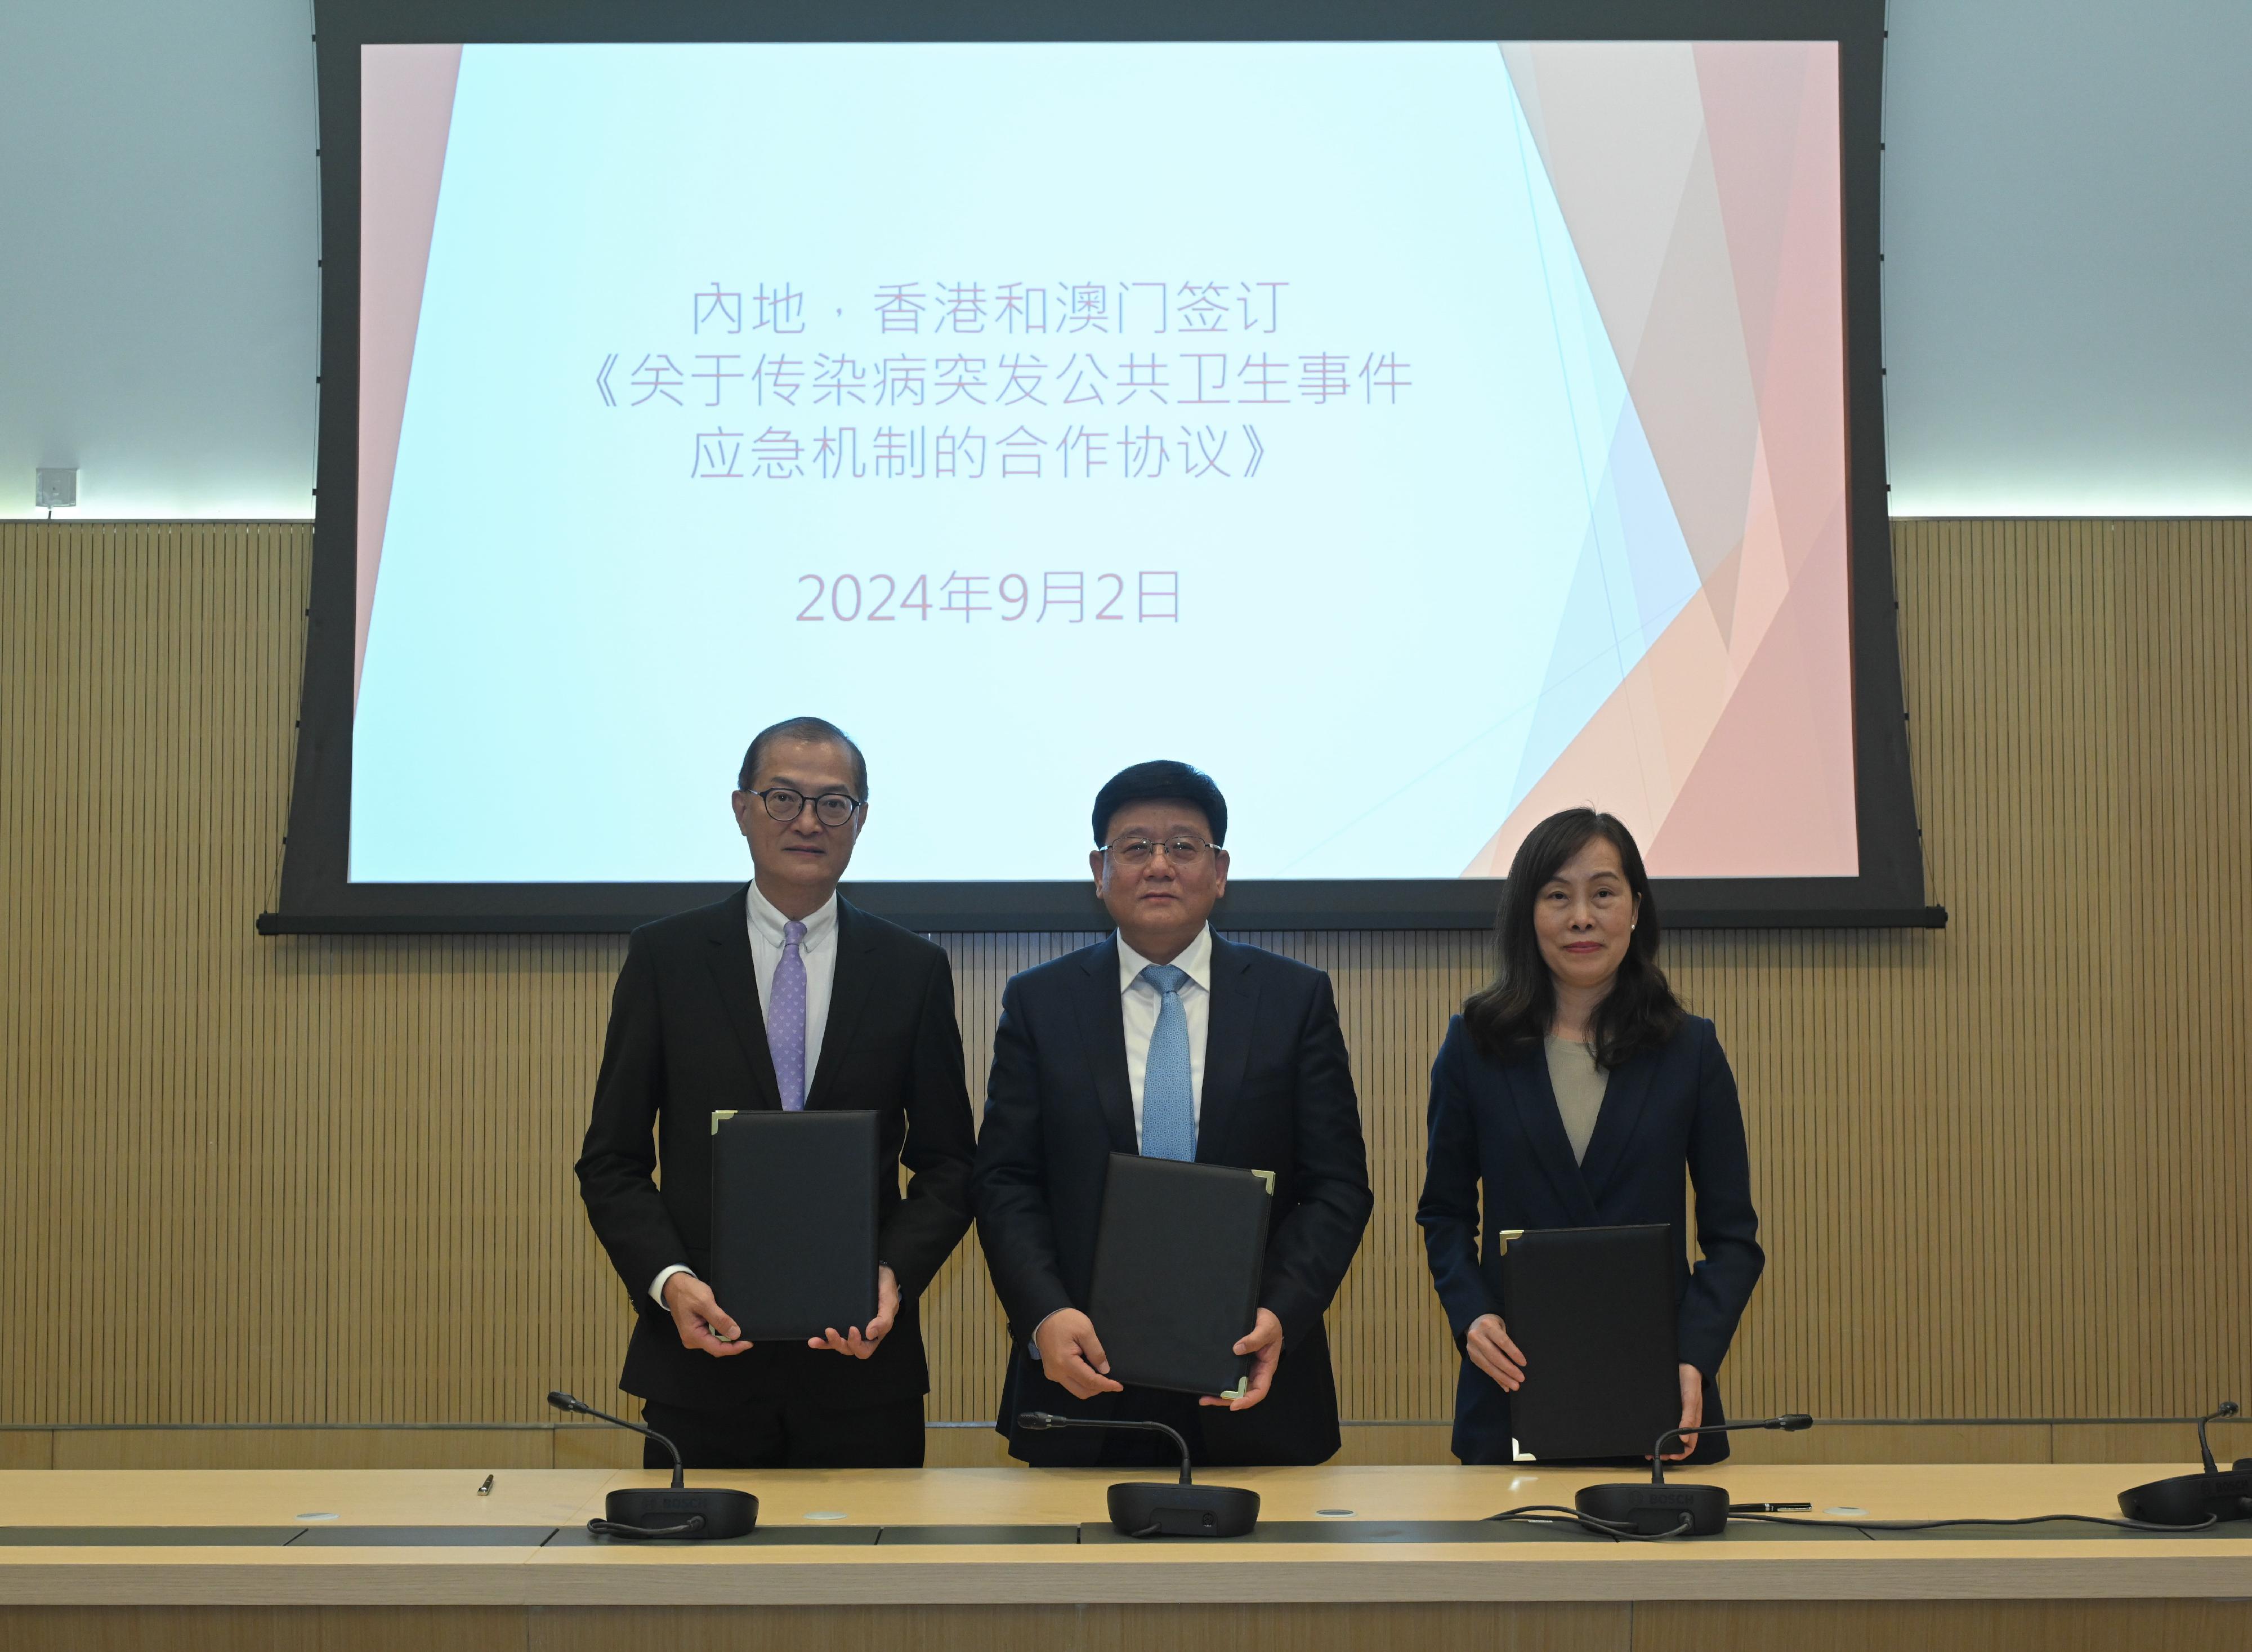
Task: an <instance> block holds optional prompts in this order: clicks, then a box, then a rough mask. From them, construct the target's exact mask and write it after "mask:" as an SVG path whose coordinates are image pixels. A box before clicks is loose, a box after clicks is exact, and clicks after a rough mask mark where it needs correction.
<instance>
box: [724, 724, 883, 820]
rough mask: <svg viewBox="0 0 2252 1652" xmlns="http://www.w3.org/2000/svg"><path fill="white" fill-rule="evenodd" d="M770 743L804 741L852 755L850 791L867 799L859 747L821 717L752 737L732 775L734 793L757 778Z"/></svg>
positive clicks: (765, 730) (746, 788) (865, 764)
mask: <svg viewBox="0 0 2252 1652" xmlns="http://www.w3.org/2000/svg"><path fill="white" fill-rule="evenodd" d="M769 740H803V741H805V742H808V743H809V744H812V745H823V746H842V747H844V748H845V750H846V751H848V752H850V753H851V756H852V785H853V789H854V790H855V791H858V792H859V794H860V801H861V802H863V803H865V802H866V801H867V800H868V760H867V759H866V758H865V757H864V756H861V755H860V748H859V746H858V744H857V743H855V742H854V741H853V739H852V736H851V735H848V734H846V733H845V731H844V730H843V729H842V728H838V726H837V725H836V724H835V723H833V722H831V721H828V720H827V719H825V718H822V717H788V718H785V719H783V720H782V721H781V722H778V723H775V725H773V726H772V727H771V728H761V729H760V730H759V731H758V733H757V734H755V735H752V736H751V748H750V749H749V750H748V751H746V752H745V753H743V766H742V769H741V770H740V772H739V773H738V774H737V775H736V776H735V790H736V791H749V790H750V789H751V783H752V782H753V781H754V780H756V779H757V778H758V777H759V758H760V756H761V755H762V754H763V753H764V752H765V750H766V748H767V742H768V741H769Z"/></svg>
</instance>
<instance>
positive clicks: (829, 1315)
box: [712, 1111, 879, 1342]
mask: <svg viewBox="0 0 2252 1652" xmlns="http://www.w3.org/2000/svg"><path fill="white" fill-rule="evenodd" d="M876 1125H877V1116H876V1115H875V1114H874V1113H872V1112H827V1111H824V1112H715V1113H713V1114H712V1294H713V1295H714V1296H716V1297H718V1298H719V1306H720V1307H723V1308H725V1309H726V1310H727V1312H728V1313H729V1314H733V1316H734V1319H735V1323H736V1324H737V1325H738V1326H740V1327H741V1328H742V1335H743V1336H744V1338H745V1339H746V1340H747V1341H749V1342H767V1341H779V1340H781V1339H782V1338H785V1337H790V1338H800V1339H802V1338H805V1337H810V1336H818V1335H821V1334H822V1333H823V1332H824V1330H827V1329H828V1328H830V1327H831V1326H834V1327H835V1328H837V1329H838V1330H839V1331H842V1330H845V1328H847V1327H850V1326H855V1325H857V1326H859V1327H861V1328H865V1327H866V1326H867V1323H868V1321H870V1320H872V1319H873V1318H874V1317H875V1316H876V1180H877V1176H878V1174H879V1172H878V1168H877V1154H878V1150H879V1141H878V1136H877V1133H876Z"/></svg>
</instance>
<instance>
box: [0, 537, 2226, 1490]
mask: <svg viewBox="0 0 2252 1652" xmlns="http://www.w3.org/2000/svg"><path fill="white" fill-rule="evenodd" d="M1896 539H1897V544H1898V567H1899V575H1900V581H1899V582H1900V588H1901V602H1902V615H1901V618H1902V632H1903V652H1904V659H1905V665H1906V670H1907V680H1908V703H1909V708H1910V711H1911V714H1912V715H1913V718H1914V721H1913V723H1912V725H1911V730H1910V732H1911V736H1912V746H1913V750H1914V754H1915V773H1916V778H1917V788H1918V795H1919V800H1920V805H1921V809H1922V819H1923V823H1924V827H1925V833H1926V839H1925V841H1926V849H1927V854H1928V863H1929V872H1930V880H1931V889H1932V895H1933V898H1935V899H1936V900H1939V901H1943V902H1944V903H1946V904H1947V905H1948V907H1949V908H1950V910H1951V911H1952V913H1953V914H1954V918H1955V922H1954V924H1953V925H1952V927H1950V929H1949V930H1947V931H1945V932H1943V933H1859V932H1827V933H1808V932H1784V933H1728V934H1702V935H1681V936H1676V937H1674V938H1672V939H1670V940H1669V941H1668V943H1667V961H1668V963H1669V965H1670V967H1671V968H1672V971H1673V973H1674V976H1675V978H1676V980H1677V982H1678V983H1679V986H1680V987H1681V989H1682V991H1683V993H1684V994H1685V996H1686V997H1687V998H1688V999H1689V1000H1690V1001H1691V1002H1692V1005H1693V1006H1694V1007H1697V1008H1698V1009H1699V1010H1700V1011H1702V1012H1703V1013H1706V1014H1711V1015H1713V1016H1714V1017H1715V1018H1716V1019H1717V1020H1718V1021H1719V1022H1720V1028H1721V1032H1722V1036H1723V1038H1724V1040H1725V1042H1726V1043H1727V1047H1728V1049H1729V1051H1730V1053H1731V1056H1732V1057H1733V1058H1734V1063H1735V1065H1736V1070H1737V1072H1738V1075H1739V1078H1740V1080H1741V1085H1742V1089H1743V1093H1744V1096H1745V1100H1746V1106H1747V1110H1748V1116H1749V1121H1750V1129H1751V1136H1752V1142H1753V1151H1754V1154H1755V1168H1756V1173H1757V1176H1758V1185H1759V1192H1760V1199H1761V1205H1762V1210H1763V1212H1764V1213H1765V1216H1766V1223H1767V1225H1766V1233H1765V1237H1766V1239H1767V1242H1768V1245H1769V1255H1770V1258H1771V1260H1770V1265H1769V1273H1768V1277H1767V1279H1766V1282H1765V1283H1764V1284H1763V1286H1762V1289H1761V1292H1760V1293H1759V1296H1758V1298H1757V1299H1756V1300H1755V1304H1754V1307H1753V1309H1752V1313H1751V1314H1750V1316H1749V1318H1748V1321H1747V1322H1746V1325H1745V1328H1744V1331H1743V1334H1742V1335H1741V1338H1740V1339H1739V1341H1738V1343H1737V1347H1736V1352H1735V1356H1734V1360H1733V1361H1732V1363H1731V1367H1730V1371H1729V1376H1728V1384H1729V1388H1730V1392H1731V1398H1732V1401H1733V1403H1734V1405H1735V1406H1737V1407H1738V1408H1740V1409H1741V1410H1742V1411H1745V1412H1755V1411H1760V1410H1765V1409H1769V1408H1771V1407H1781V1406H1790V1407H1797V1408H1803V1409H1806V1410H1810V1411H1813V1412H1818V1413H1821V1414H1825V1415H1829V1416H1838V1417H1870V1418H1900V1417H1925V1418H1929V1417H1957V1418H2013V1417H2015V1418H2029V1417H2116V1416H2133V1415H2147V1414H2152V1413H2161V1414H2165V1413H2179V1412H2183V1411H2185V1410H2188V1409H2192V1408H2194V1407H2201V1406H2202V1405H2205V1404H2206V1403H2207V1401H2208V1400H2210V1399H2213V1398H2218V1397H2221V1396H2224V1395H2228V1394H2233V1393H2236V1392H2238V1391H2240V1390H2242V1389H2245V1388H2252V1381H2248V1378H2252V1342H2248V1339H2247V1337H2246V1335H2245V1333H2244V1330H2243V1325H2242V1304H2243V1303H2244V1302H2245V1301H2246V1300H2252V1221H2248V1220H2247V1216H2246V1199H2245V1195H2244V1188H2245V1187H2246V1185H2247V1184H2248V1182H2252V1141H2248V1135H2252V1098H2248V1079H2252V1029H2248V1018H2247V1015H2246V1011H2245V1005H2246V1001H2247V994H2248V992H2252V938H2248V933H2247V924H2246V916H2247V905H2248V901H2252V648H2248V645H2247V639H2248V638H2252V523H2247V522H2244V521H2237V520H2229V521H2182V522H2123V523H2105V522H1909V523H1901V524H1899V525H1898V526H1897V529H1896ZM309 546H310V534H309V532H308V530H307V529H305V528H304V527H302V526H240V525H194V526H160V525H151V526H105V525H92V524H89V525H78V524H71V525H64V524H52V525H49V524H31V523H9V524H0V1326H3V1327H4V1328H5V1329H4V1334H3V1335H0V1424H6V1423H14V1424H40V1425H66V1424H83V1423H94V1422H101V1423H113V1424H152V1423H179V1422H233V1423H245V1424H255V1423H271V1422H295V1423H327V1424H337V1425H343V1424H352V1423H374V1422H504V1421H530V1420H533V1419H536V1418H539V1416H540V1415H541V1406H540V1396H541V1395H542V1394H543V1393H544V1392H545V1391H546V1389H547V1388H548V1387H550V1386H552V1385H556V1384H562V1385H565V1386H569V1387H573V1388H575V1389H577V1390H579V1391H581V1392H584V1393H587V1394H590V1395H594V1394H601V1393H606V1392H609V1391H611V1384H612V1381H613V1379H614V1377H615V1371H616V1367H617V1359H618V1356H619V1353H620V1350H621V1345H622V1337H623V1334H624V1329H625V1324H626V1319H625V1312H624V1308H623V1306H622V1302H621V1301H620V1300H619V1293H618V1290H617V1287H616V1286H615V1283H614V1282H613V1281H612V1280H611V1279H610V1278H609V1277H608V1274H607V1272H605V1270H604V1268H603V1267H602V1265H601V1259H600V1257H599V1255H598V1253H597V1251H596V1250H595V1247H594V1244H593V1242H592V1240H591V1239H590V1237H588V1236H587V1232H586V1230H585V1224H584V1222H583V1219H582V1217H581V1216H580V1209H579V1205H578V1202H577V1198H576V1195H575V1191H574V1189H573V1184H572V1181H571V1176H570V1172H569V1166H570V1161H571V1160H572V1158H573V1154H574V1152H575V1148H576V1142H577V1137H578V1133H579V1131H580V1126H581V1115H582V1111H583V1108H584V1106H585V1104H586V1100H587V1090H588V1085H589V1083H590V1080H591V1077H592V1073H593V1070H594V1059H595V1055H596V1051H597V1049H598V1048H599V1044H600V1040H601V1026H602V1018H603V1014H604V1011H605V1008H606V1001H607V996H608V984H609V980H610V977H611V975H612V972H614V971H615V967H616V965H617V962H618V959H619V957H620V955H621V951H622V944H621V943H619V942H617V941H614V940H609V939H581V938H420V939H383V940H326V939H291V940H272V941H261V940H260V939H258V938H256V937H255V936H254V934H253V932H252V929H251V919H252V917H253V915H254V913H255V912H257V911H258V910H259V909H260V908H261V907H263V906H266V905H268V904H270V903H271V902H272V898H273V895H274V891H275V887H276V883H277V880H278V875H279V866H280V854H281V847H280V846H281V838H282V831H283V830H284V821H285V819H286V815H287V807H288V784H289V772H290V760H291V742H292V734H291V729H292V724H293V721H294V719H295V714H296V703H295V702H296V692H297V674H298V668H299V652H300V649H301V646H302V609H303V603H304V592H305V589H306V584H307V576H308V572H309ZM1079 939H1080V938H1077V937H1071V936H963V937H955V938H949V946H950V947H951V950H952V951H953V954H954V958H955V961H956V971H957V975H958V979H959V988H960V997H961V1003H962V1014H963V1028H964V1031H965V1034H966V1035H967V1038H968V1042H969V1046H970V1062H971V1067H972V1072H973V1082H972V1089H973V1091H975V1090H976V1089H977V1088H978V1084H977V1075H980V1074H982V1070H983V1066H984V1061H985V1059H986V1055H987V1052H988V1050H989V1049H990V1026H991V1022H992V1019H993V1015H994V1012H995V1008H996V1007H997V1000H998V997H999V992H1000V987H1001V985H1002V983H1003V981H1004V979H1006V978H1007V976H1008V975H1009V974H1010V973H1011V972H1013V971H1016V970H1018V969H1021V968H1024V967H1025V966H1026V965H1030V964H1032V963H1035V962H1038V961H1039V960H1041V959H1043V958H1049V957H1053V956H1054V955H1055V954H1056V953H1057V952H1059V951H1063V950H1066V949H1067V947H1069V946H1071V945H1073V944H1077V942H1078V941H1079ZM1255 939H1258V940H1261V941H1262V943H1264V944H1270V945H1274V946H1275V947H1277V948H1278V949H1280V950H1282V951H1289V952H1292V953H1295V954H1296V955H1298V956H1300V957H1303V958H1308V959H1309V960H1310V961H1312V962H1314V963H1317V964H1318V965H1322V966H1323V967H1324V968H1326V969H1329V970H1331V972H1333V973H1334V974H1335V976H1336V978H1337V982H1338V994H1339V1000H1340V1003H1341V1006H1342V1008H1343V1013H1344V1015H1345V1029H1346V1034H1347V1036H1348V1038H1349V1040H1350V1042H1351V1043H1352V1049H1353V1054H1354V1061H1355V1067H1356V1070H1357V1073H1358V1076H1359V1083H1360V1086H1361V1093H1362V1098H1363V1103H1364V1106H1365V1109H1366V1117H1367V1125H1368V1133H1369V1140H1370V1147H1371V1152H1372V1155H1373V1171H1374V1175H1375V1177H1376V1181H1377V1187H1378V1191H1379V1196H1378V1204H1377V1214H1376V1217H1375V1220H1374V1223H1373V1226H1372V1230H1371V1233H1370V1237H1369V1240H1368V1243H1367V1244H1366V1248H1365V1249H1364V1251H1363V1252H1362V1255H1361V1257H1360V1259H1359V1263H1358V1264H1357V1265H1356V1267H1355V1269H1354V1272H1353V1274H1352V1278H1351V1279H1349V1280H1348V1281H1347V1283H1346V1286H1345V1291H1344V1293H1343V1295H1342V1297H1341V1298H1340V1300H1339V1302H1338V1307H1337V1308H1336V1309H1335V1310H1334V1311H1333V1312H1332V1314H1331V1328H1332V1333H1333V1335H1334V1337H1335V1341H1336V1346H1337V1350H1338V1360H1339V1364H1340V1375H1341V1377H1342V1381H1343V1385H1344V1402H1345V1412H1346V1414H1347V1415H1348V1416H1349V1417H1355V1418H1442V1417H1444V1416H1445V1415H1446V1414H1447V1413H1448V1411H1449V1397H1450V1393H1451V1382H1452V1369H1453V1359H1452V1356H1451V1353H1450V1350H1449V1348H1448V1347H1447V1345H1446V1342H1445V1339H1444V1335H1443V1331H1442V1326H1441V1321H1440V1320H1439V1316H1438V1314H1437V1313H1436V1311H1435V1306H1434V1304H1433V1302H1432V1300H1431V1297H1430V1292H1429V1287H1428V1283H1427V1280H1426V1278H1425V1275H1424V1272H1423V1267H1422V1260H1421V1247H1420V1244H1419V1243H1418V1240H1417V1237H1416V1234H1415V1232H1414V1228H1413V1226H1412V1222H1411V1213H1412V1207H1413V1203H1414V1190H1415V1187H1416V1184H1417V1180H1418V1175H1419V1162H1418V1161H1419V1157H1420V1153H1421V1108H1422V1099H1423V1084H1424V1078H1425V1073H1426V1070H1427V1064H1428V1060H1429V1056H1430V1053H1431V1051H1432V1049H1433V1048H1434V1047H1435V1043H1436V1041H1437V1039H1438V1036H1439V1034H1440V1032H1441V1030H1442V1028H1443V1026H1444V1024H1445V1020H1446V1017H1447V1015H1448V1014H1449V1009H1450V1007H1451V1006H1452V1005H1453V1004H1454V1003H1455V1002H1456V1000H1459V999H1460V997H1461V996H1462V994H1463V992H1464V991H1466V990H1467V989H1468V988H1469V987H1470V986H1472V985H1473V984H1475V983H1476V982H1477V980H1478V979H1479V978H1480V976H1481V974H1482V972H1483V971H1484V967H1485V961H1486V943H1485V942H1484V939H1483V938H1480V937H1477V936H1470V935H1444V934H1438V935H1433V934H1414V933H1403V934H1313V935H1276V936H1262V937H1255ZM928 1325H929V1327H930V1336H931V1343H932V1349H933V1354H934V1357H935V1366H936V1382H937V1388H936V1391H935V1394H934V1395H933V1397H932V1403H931V1408H930V1411H931V1415H932V1416H933V1417H934V1418H977V1417H980V1416H984V1415H990V1406H991V1405H992V1401H993V1397H994V1391H995V1388H996V1378H997V1363H998V1359H999V1355H1000V1342H999V1321H998V1315H997V1311H996V1308H995V1306H994V1303H993V1300H992V1297H991V1293H990V1291H989V1290H988V1289H987V1287H986V1285H985V1282H984V1272H983V1265H982V1263H980V1262H979V1261H978V1260H977V1258H976V1257H975V1255H974V1254H972V1253H971V1252H970V1251H969V1250H967V1249H965V1251H964V1253H963V1254H962V1255H960V1256H958V1257H957V1258H956V1259H955V1261H954V1262H953V1263H952V1264H951V1265H949V1269H948V1271H947V1272H946V1274H945V1275H944V1276H943V1278H942V1280H941V1282H940V1284H939V1286H938V1287H937V1290H936V1293H935V1297H934V1299H933V1300H932V1301H931V1302H930V1303H929V1305H928ZM1413 1432H1417V1433H1418V1434H1420V1433H1421V1431H1413ZM56 1438H58V1439H60V1438H62V1436H57V1437H56ZM1418 1449H1419V1450H1421V1446H1419V1447H1418Z"/></svg>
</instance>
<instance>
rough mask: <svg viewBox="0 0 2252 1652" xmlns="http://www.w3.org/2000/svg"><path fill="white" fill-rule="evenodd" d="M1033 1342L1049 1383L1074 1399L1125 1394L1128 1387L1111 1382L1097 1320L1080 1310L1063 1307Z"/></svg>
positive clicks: (1043, 1324) (1040, 1329) (1046, 1322)
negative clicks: (1065, 1391) (1064, 1390)
mask: <svg viewBox="0 0 2252 1652" xmlns="http://www.w3.org/2000/svg"><path fill="white" fill-rule="evenodd" d="M1032 1342H1033V1344H1034V1346H1036V1347H1037V1348H1039V1350H1040V1369H1041V1370H1044V1371H1046V1373H1047V1376H1048V1380H1049V1381H1051V1382H1056V1383H1061V1384H1063V1385H1064V1387H1065V1388H1066V1389H1067V1391H1069V1392H1070V1394H1071V1397H1072V1398H1074V1399H1093V1398H1095V1396H1096V1395H1097V1394H1118V1393H1123V1392H1124V1391H1125V1388H1126V1384H1123V1383H1114V1382H1112V1381H1111V1380H1110V1377H1109V1370H1110V1362H1109V1360H1108V1359H1107V1358H1105V1357H1104V1356H1103V1352H1102V1342H1100V1341H1099V1340H1098V1339H1097V1338H1096V1336H1095V1321H1093V1320H1090V1319H1089V1318H1088V1317H1087V1315H1086V1314H1082V1313H1081V1312H1080V1311H1079V1310H1078V1309H1077V1308H1075V1307H1060V1308H1058V1309H1057V1310H1056V1311H1055V1312H1054V1313H1053V1314H1049V1315H1048V1316H1047V1318H1046V1319H1044V1320H1042V1321H1040V1328H1039V1329H1038V1330H1037V1331H1034V1332H1033V1333H1032Z"/></svg>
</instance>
